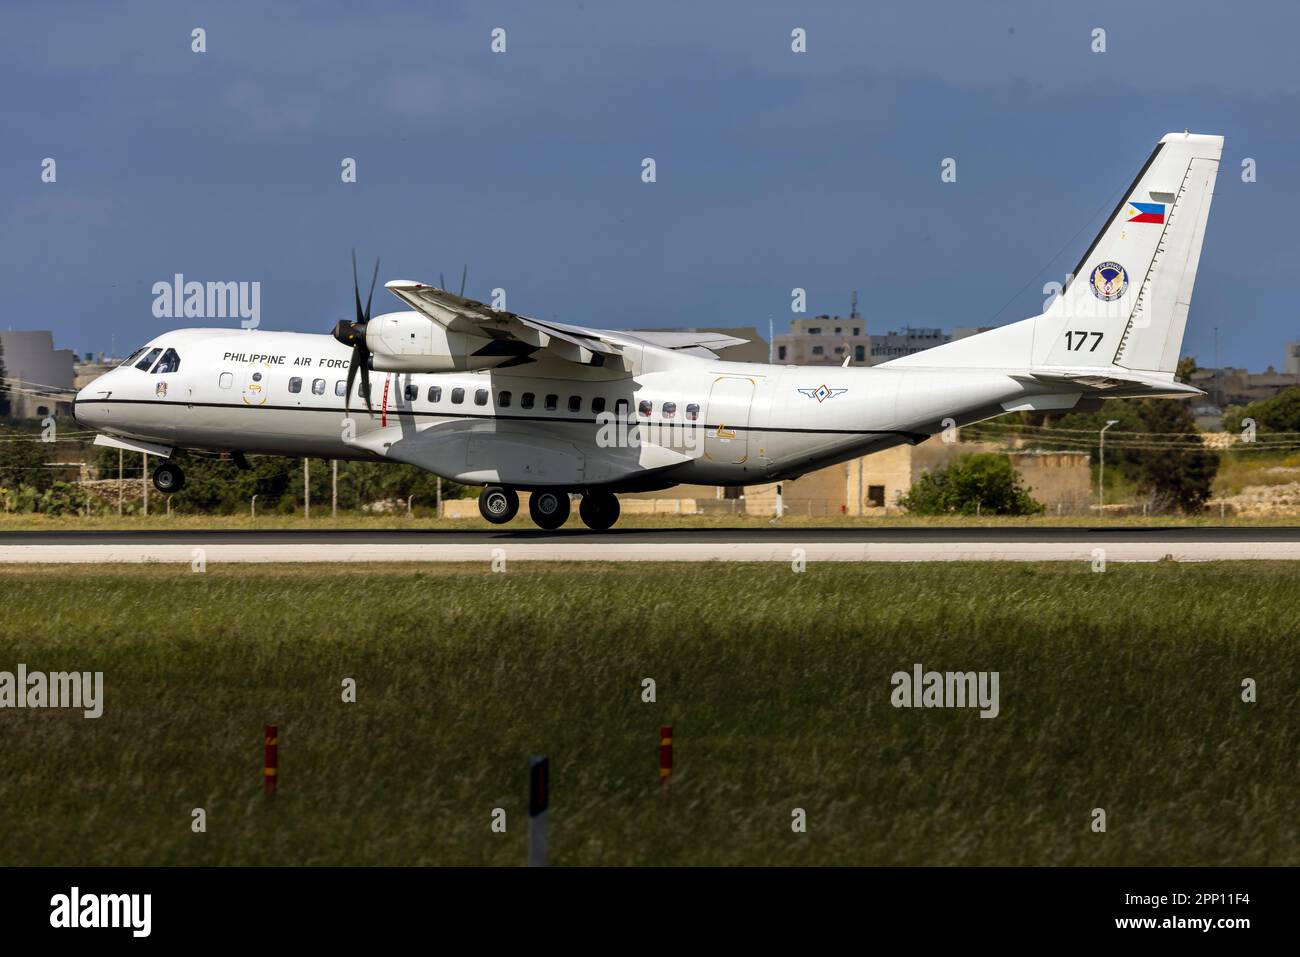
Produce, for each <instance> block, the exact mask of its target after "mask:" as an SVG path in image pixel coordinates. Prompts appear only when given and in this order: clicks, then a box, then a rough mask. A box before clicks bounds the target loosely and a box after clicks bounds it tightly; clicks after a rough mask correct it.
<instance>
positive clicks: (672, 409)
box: [660, 402, 677, 419]
mask: <svg viewBox="0 0 1300 957" xmlns="http://www.w3.org/2000/svg"><path fill="white" fill-rule="evenodd" d="M660 414H661V415H663V417H664V418H665V419H671V418H673V416H675V415H677V403H676V402H665V403H664V404H663V408H662V409H661V410H660Z"/></svg>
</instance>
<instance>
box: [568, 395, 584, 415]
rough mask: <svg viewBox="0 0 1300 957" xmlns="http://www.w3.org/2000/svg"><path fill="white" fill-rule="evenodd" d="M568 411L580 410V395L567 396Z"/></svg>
mask: <svg viewBox="0 0 1300 957" xmlns="http://www.w3.org/2000/svg"><path fill="white" fill-rule="evenodd" d="M569 411H570V412H581V411H582V396H580V395H571V396H569Z"/></svg>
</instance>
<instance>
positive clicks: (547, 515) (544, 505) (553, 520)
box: [528, 489, 569, 531]
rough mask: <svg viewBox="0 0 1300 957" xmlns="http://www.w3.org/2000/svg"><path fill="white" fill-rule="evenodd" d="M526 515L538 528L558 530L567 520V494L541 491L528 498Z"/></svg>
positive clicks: (549, 490)
mask: <svg viewBox="0 0 1300 957" xmlns="http://www.w3.org/2000/svg"><path fill="white" fill-rule="evenodd" d="M528 514H529V516H530V517H531V518H532V520H533V522H534V524H536V525H537V527H538V528H544V529H546V530H547V531H551V530H553V529H556V528H559V527H560V526H561V525H563V524H564V523H565V522H567V521H568V520H569V493H568V492H564V491H558V490H555V489H542V490H541V491H539V492H534V493H533V494H532V495H531V496H529V498H528Z"/></svg>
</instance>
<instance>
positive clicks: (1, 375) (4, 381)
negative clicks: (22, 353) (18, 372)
mask: <svg viewBox="0 0 1300 957" xmlns="http://www.w3.org/2000/svg"><path fill="white" fill-rule="evenodd" d="M12 411H13V405H12V403H10V401H9V378H8V374H7V373H6V372H5V344H4V339H0V419H7V418H9V413H10V412H12Z"/></svg>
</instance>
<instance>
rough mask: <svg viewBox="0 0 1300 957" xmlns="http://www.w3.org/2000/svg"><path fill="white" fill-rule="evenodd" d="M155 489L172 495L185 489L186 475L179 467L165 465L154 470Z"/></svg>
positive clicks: (169, 464)
mask: <svg viewBox="0 0 1300 957" xmlns="http://www.w3.org/2000/svg"><path fill="white" fill-rule="evenodd" d="M153 487H154V488H156V489H157V490H158V491H160V492H163V493H165V494H167V495H170V494H171V493H172V492H179V491H180V490H181V489H183V488H184V487H185V473H184V472H182V471H181V467H180V466H179V465H172V464H171V463H169V462H168V463H164V464H162V465H160V466H158V467H157V468H156V469H154V470H153Z"/></svg>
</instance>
